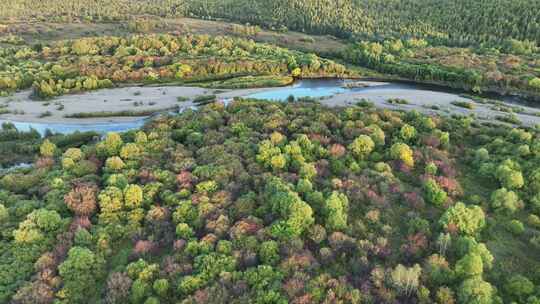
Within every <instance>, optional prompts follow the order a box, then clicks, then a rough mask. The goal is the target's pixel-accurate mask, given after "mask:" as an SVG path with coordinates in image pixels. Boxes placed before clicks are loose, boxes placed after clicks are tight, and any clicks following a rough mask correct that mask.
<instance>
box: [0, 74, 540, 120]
mask: <svg viewBox="0 0 540 304" xmlns="http://www.w3.org/2000/svg"><path fill="white" fill-rule="evenodd" d="M362 83H363V85H366V86H369V88H368V89H365V90H364V89H359V90H343V89H342V88H340V87H337V88H338V89H340V91H339V93H335V94H333V95H331V96H326V97H322V98H321V99H320V102H321V103H322V104H324V105H327V106H347V105H351V104H354V103H356V102H358V101H359V100H361V99H367V100H369V101H371V102H373V103H374V104H375V106H377V107H383V108H389V109H404V110H413V109H415V110H418V111H420V112H423V113H428V114H443V115H444V114H462V115H468V114H475V115H476V116H477V118H478V119H480V120H484V121H493V122H496V120H495V118H496V117H497V116H505V115H508V114H507V113H504V112H501V111H498V110H495V109H493V105H492V104H478V103H474V102H473V101H472V100H471V99H468V98H464V97H461V96H458V95H457V94H453V93H446V92H439V91H431V90H423V89H414V88H396V87H392V86H389V85H388V83H383V82H368V81H362ZM295 88H297V87H296V85H293V86H292V87H280V88H258V89H240V90H214V89H205V88H199V87H174V86H162V87H123V88H114V89H104V90H99V91H93V92H88V93H85V94H76V95H65V96H60V97H58V98H55V99H53V100H50V101H45V102H44V101H34V100H31V99H30V98H29V96H30V92H29V91H23V92H18V93H16V94H14V95H13V96H10V97H3V98H0V107H1V105H6V106H7V108H6V109H7V110H9V111H10V112H12V113H8V114H3V115H0V120H6V121H16V122H21V123H40V124H74V125H88V126H89V125H92V124H103V123H110V124H114V123H123V122H133V121H139V120H141V117H102V118H99V117H97V118H85V119H81V118H66V117H64V116H65V115H70V114H75V113H81V112H87V113H89V112H101V111H104V112H120V111H127V110H128V111H137V112H141V111H145V112H148V111H150V112H152V111H159V110H163V109H166V108H171V107H175V106H178V107H180V108H188V107H192V106H194V103H193V102H192V100H193V99H194V98H196V97H197V96H201V95H216V96H217V97H218V99H228V98H234V97H245V96H250V95H253V94H256V93H262V94H263V95H267V94H266V93H268V94H270V95H271V94H273V93H279V92H281V93H283V92H285V93H288V90H294V89H295ZM330 88H331V89H332V88H333V87H330ZM302 89H305V90H308V91H309V90H314V91H317V90H320V89H322V90H325V89H326V90H328V89H329V87H326V88H324V87H323V88H318V87H316V86H315V87H308V88H302ZM274 91H275V92H274ZM178 97H183V98H184V99H186V100H187V101H182V102H179V101H178V99H177V98H178ZM395 98H399V99H405V100H407V101H408V104H405V105H402V104H390V103H388V102H387V101H388V99H395ZM453 101H463V102H471V103H474V105H475V107H474V109H472V110H470V109H465V108H462V107H458V106H454V105H452V104H451V102H453ZM60 105H61V106H63V109H61V110H60V109H59V107H60ZM434 106H435V107H437V108H438V110H434V109H433V108H434ZM509 106H515V105H509ZM521 108H522V109H523V110H524V111H525V112H526V113H528V114H519V113H517V114H516V117H517V118H519V119H520V120H521V121H522V122H523V124H524V125H527V126H533V125H535V124H539V123H540V117H539V116H534V115H532V114H534V113H540V111H539V110H538V109H535V108H530V107H524V106H522V107H521ZM47 111H48V112H50V115H49V116H45V117H40V116H41V115H42V114H43V113H45V112H47ZM13 113H17V114H13Z"/></svg>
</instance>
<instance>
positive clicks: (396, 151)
mask: <svg viewBox="0 0 540 304" xmlns="http://www.w3.org/2000/svg"><path fill="white" fill-rule="evenodd" d="M390 157H391V158H392V159H395V160H400V161H402V162H403V163H404V164H405V165H407V166H409V167H414V157H413V151H412V150H411V148H410V147H409V146H408V145H407V144H404V143H396V144H393V145H392V147H391V148H390Z"/></svg>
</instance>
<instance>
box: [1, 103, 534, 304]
mask: <svg viewBox="0 0 540 304" xmlns="http://www.w3.org/2000/svg"><path fill="white" fill-rule="evenodd" d="M8 129H9V128H8V126H5V127H4V131H3V132H4V133H5V132H8V131H9V132H13V131H10V130H8ZM23 133H24V132H23ZM21 136H22V135H21ZM83 138H84V137H83V136H82V135H79V136H77V138H71V139H66V140H63V141H62V140H59V139H58V138H57V139H54V138H53V137H50V138H49V137H47V138H46V139H45V140H44V141H42V143H41V145H40V146H39V147H38V149H37V151H35V152H34V155H35V157H36V161H35V163H34V165H33V167H32V168H28V169H21V170H18V171H16V172H9V173H5V174H4V175H3V177H2V178H1V179H0V187H1V190H0V201H1V205H0V206H1V207H0V210H1V215H2V217H1V218H2V222H1V223H2V228H3V229H2V231H3V232H2V240H1V242H0V244H1V246H2V249H3V250H2V259H0V274H1V275H0V282H1V290H0V299H1V300H0V301H2V302H6V301H8V299H12V302H13V303H127V302H129V303H337V302H339V303H440V304H443V303H510V302H514V303H539V302H540V298H539V296H540V290H539V289H538V283H539V282H540V272H538V270H540V267H539V266H540V263H539V261H538V259H537V257H538V252H539V251H540V217H539V215H540V199H539V197H540V192H539V191H540V186H539V181H540V172H539V171H538V168H539V159H540V133H539V131H538V130H536V129H530V130H525V129H519V128H510V127H506V126H497V125H479V124H477V123H475V122H474V121H472V120H471V118H469V117H464V116H462V117H460V116H455V117H447V118H444V117H436V116H433V117H431V116H426V115H423V114H420V113H418V112H414V111H413V112H396V111H389V110H379V109H376V108H374V107H371V106H369V105H366V104H359V105H357V106H351V107H347V108H335V109H332V108H325V107H322V106H320V105H317V104H316V103H301V102H293V103H272V102H261V101H252V100H241V99H238V100H236V101H235V102H234V103H232V104H230V105H229V106H227V107H225V106H224V105H223V104H220V103H215V104H211V105H207V106H204V107H203V108H201V109H200V110H198V111H186V112H184V113H183V114H181V115H179V116H170V117H162V118H159V119H157V120H155V121H153V122H152V123H150V124H149V125H147V126H145V127H144V128H143V129H141V130H139V131H137V130H134V131H130V132H127V133H124V134H117V133H109V134H107V135H106V136H105V137H103V138H101V139H100V138H99V137H93V138H92V137H86V139H83ZM55 142H56V144H55ZM61 142H64V144H63V145H61V144H60V143H61ZM66 142H71V144H68V145H65V143H66ZM14 270H16V271H15V272H14Z"/></svg>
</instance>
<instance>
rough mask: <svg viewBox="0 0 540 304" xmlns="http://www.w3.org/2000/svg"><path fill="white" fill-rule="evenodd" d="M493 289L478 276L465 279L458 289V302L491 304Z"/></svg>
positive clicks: (464, 303)
mask: <svg viewBox="0 0 540 304" xmlns="http://www.w3.org/2000/svg"><path fill="white" fill-rule="evenodd" d="M494 293H495V291H494V289H493V287H492V286H491V284H489V283H488V282H486V281H484V280H482V278H480V277H473V278H470V279H466V280H465V281H463V283H462V284H461V286H460V288H459V290H458V300H459V303H463V304H492V303H493V296H494Z"/></svg>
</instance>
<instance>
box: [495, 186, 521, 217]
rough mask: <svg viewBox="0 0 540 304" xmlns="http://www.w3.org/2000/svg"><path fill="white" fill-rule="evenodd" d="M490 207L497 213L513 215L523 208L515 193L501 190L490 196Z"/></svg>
mask: <svg viewBox="0 0 540 304" xmlns="http://www.w3.org/2000/svg"><path fill="white" fill-rule="evenodd" d="M491 207H492V208H493V209H495V210H497V211H502V212H505V213H509V214H511V213H514V212H516V211H518V210H519V209H521V208H522V207H523V202H521V200H520V199H519V197H518V195H517V193H515V192H514V191H508V190H507V189H506V188H501V189H498V190H495V191H493V193H492V194H491Z"/></svg>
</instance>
